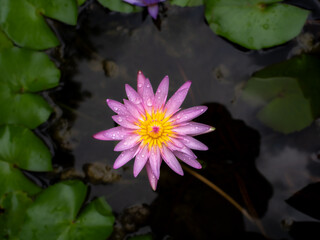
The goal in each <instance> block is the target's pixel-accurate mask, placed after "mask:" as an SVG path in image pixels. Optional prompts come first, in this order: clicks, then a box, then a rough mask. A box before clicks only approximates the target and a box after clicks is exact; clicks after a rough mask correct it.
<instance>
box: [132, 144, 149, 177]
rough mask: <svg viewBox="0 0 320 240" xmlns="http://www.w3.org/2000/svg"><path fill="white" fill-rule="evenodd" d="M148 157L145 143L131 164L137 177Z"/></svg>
mask: <svg viewBox="0 0 320 240" xmlns="http://www.w3.org/2000/svg"><path fill="white" fill-rule="evenodd" d="M148 158H149V151H148V145H145V146H144V147H143V148H142V149H141V150H140V151H139V153H138V154H137V156H136V159H135V161H134V165H133V175H134V177H137V176H138V175H139V173H140V172H141V170H142V168H143V167H144V166H145V164H146V162H147V160H148Z"/></svg>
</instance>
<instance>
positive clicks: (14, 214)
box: [0, 191, 32, 239]
mask: <svg viewBox="0 0 320 240" xmlns="http://www.w3.org/2000/svg"><path fill="white" fill-rule="evenodd" d="M31 204H32V200H31V198H29V197H28V196H27V194H26V193H24V192H20V191H17V192H11V193H8V194H6V195H4V196H3V197H2V199H0V207H1V208H2V209H5V211H4V213H3V214H0V226H1V228H0V238H1V239H8V236H10V239H18V238H17V235H18V233H19V231H20V228H21V225H22V224H23V222H24V217H25V212H26V210H27V208H28V207H29V206H30V205H31Z"/></svg>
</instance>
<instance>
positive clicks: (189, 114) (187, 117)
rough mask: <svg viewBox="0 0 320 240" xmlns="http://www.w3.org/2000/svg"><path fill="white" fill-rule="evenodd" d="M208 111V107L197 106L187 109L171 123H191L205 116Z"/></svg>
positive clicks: (178, 114)
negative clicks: (202, 115)
mask: <svg viewBox="0 0 320 240" xmlns="http://www.w3.org/2000/svg"><path fill="white" fill-rule="evenodd" d="M207 109H208V107H207V106H196V107H191V108H187V109H184V110H182V111H180V112H178V113H176V114H175V115H174V116H172V117H171V119H170V121H172V122H174V124H178V123H183V122H187V121H191V120H192V119H194V118H196V117H198V116H200V115H201V114H203V113H204V112H205V111H207Z"/></svg>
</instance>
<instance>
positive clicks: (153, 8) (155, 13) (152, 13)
mask: <svg viewBox="0 0 320 240" xmlns="http://www.w3.org/2000/svg"><path fill="white" fill-rule="evenodd" d="M158 11H159V7H158V4H154V5H150V6H149V7H148V12H149V14H150V16H151V17H152V18H153V19H157V16H158Z"/></svg>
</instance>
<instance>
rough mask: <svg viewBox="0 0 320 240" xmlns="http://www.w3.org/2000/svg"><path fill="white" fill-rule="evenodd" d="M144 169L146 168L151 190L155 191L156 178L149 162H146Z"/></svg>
mask: <svg viewBox="0 0 320 240" xmlns="http://www.w3.org/2000/svg"><path fill="white" fill-rule="evenodd" d="M146 170H147V174H148V179H149V183H150V185H151V188H152V189H153V191H155V190H156V189H157V184H158V179H157V177H156V176H155V175H154V174H153V171H152V169H151V166H150V163H149V162H147V163H146Z"/></svg>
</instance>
